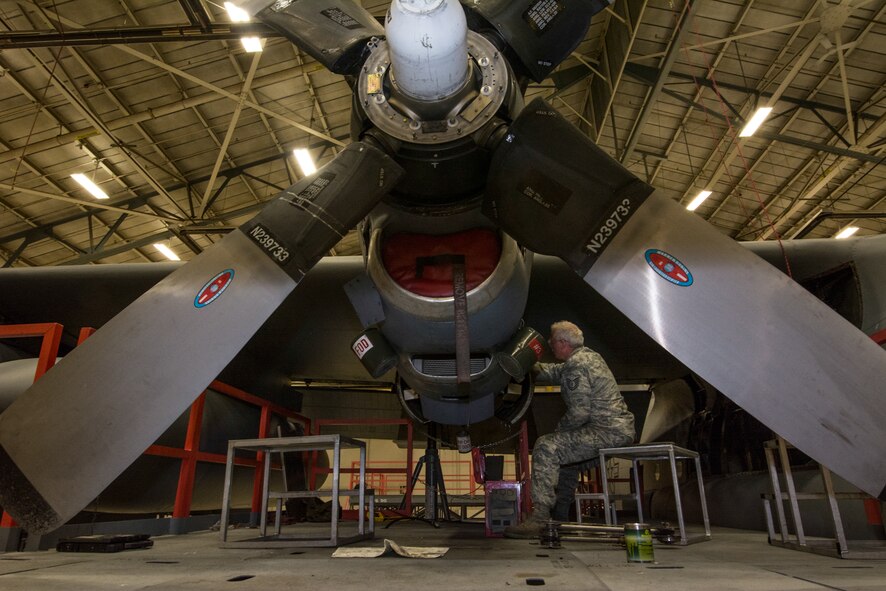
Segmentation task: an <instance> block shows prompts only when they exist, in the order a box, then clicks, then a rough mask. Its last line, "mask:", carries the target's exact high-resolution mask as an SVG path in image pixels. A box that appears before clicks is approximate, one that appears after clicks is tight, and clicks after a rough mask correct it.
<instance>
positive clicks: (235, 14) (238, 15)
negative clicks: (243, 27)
mask: <svg viewBox="0 0 886 591" xmlns="http://www.w3.org/2000/svg"><path fill="white" fill-rule="evenodd" d="M225 10H226V11H228V17H229V18H230V19H231V22H234V23H248V22H249V13H248V12H246V11H245V10H243V9H242V8H240V7H239V6H237V5H236V4H233V3H231V2H225ZM240 43H242V44H243V49H244V50H246V53H258V52H259V51H261V50H262V42H261V39H259V38H258V37H241V38H240Z"/></svg>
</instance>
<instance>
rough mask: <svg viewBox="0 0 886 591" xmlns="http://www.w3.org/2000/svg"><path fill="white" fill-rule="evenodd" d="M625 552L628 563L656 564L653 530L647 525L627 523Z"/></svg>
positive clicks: (625, 527) (625, 528)
mask: <svg viewBox="0 0 886 591" xmlns="http://www.w3.org/2000/svg"><path fill="white" fill-rule="evenodd" d="M624 530H625V550H626V551H627V554H628V562H654V561H655V555H654V553H653V550H652V529H651V528H650V527H649V525H648V524H646V523H626V524H625V526H624Z"/></svg>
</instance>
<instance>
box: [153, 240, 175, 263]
mask: <svg viewBox="0 0 886 591" xmlns="http://www.w3.org/2000/svg"><path fill="white" fill-rule="evenodd" d="M154 248H156V249H157V250H159V251H160V252H162V253H163V256H165V257H166V258H167V259H169V260H170V261H180V260H181V259H180V258H178V255H177V254H175V253H174V252H172V249H171V248H169V247H168V246H166V245H165V244H159V243H158V244H155V245H154Z"/></svg>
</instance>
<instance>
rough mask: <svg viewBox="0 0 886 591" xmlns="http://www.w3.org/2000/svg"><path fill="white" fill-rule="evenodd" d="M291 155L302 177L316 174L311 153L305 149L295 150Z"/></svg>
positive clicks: (315, 166)
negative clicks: (293, 156)
mask: <svg viewBox="0 0 886 591" xmlns="http://www.w3.org/2000/svg"><path fill="white" fill-rule="evenodd" d="M292 153H293V154H294V155H295V159H296V161H297V162H298V167H299V168H300V169H301V173H302V174H303V175H305V176H309V175H312V174H314V173H315V172H317V165H316V164H314V159H313V158H311V153H310V152H309V151H308V150H307V149H305V148H296V149H295V150H293V151H292Z"/></svg>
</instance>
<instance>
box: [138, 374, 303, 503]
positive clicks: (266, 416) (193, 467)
mask: <svg viewBox="0 0 886 591" xmlns="http://www.w3.org/2000/svg"><path fill="white" fill-rule="evenodd" d="M207 390H212V391H213V392H218V393H219V394H223V395H225V396H228V397H230V398H234V399H236V400H240V401H242V402H245V403H247V404H251V405H253V406H257V407H259V408H260V409H261V418H260V419H259V428H258V437H259V438H260V439H263V438H265V437H268V434H269V432H270V424H271V417H272V416H273V415H275V414H276V415H278V416H281V417H285V418H289V419H293V420H295V421H298V422H300V423H302V424H303V425H304V429H305V432H306V433H309V432H310V430H311V419H309V418H308V417H306V416H304V415H301V414H299V413H297V412H295V411H292V410H289V409H288V408H285V407H283V406H279V405H277V404H274V403H272V402H270V401H268V400H265V399H264V398H259V397H258V396H254V395H252V394H249V393H248V392H244V391H243V390H240V389H238V388H235V387H234V386H231V385H229V384H225V383H224V382H219V381H218V380H215V381H213V382H212V383H211V384H209V387H208V388H207ZM205 403H206V392H203V393H202V394H201V395H200V396H199V397H198V398H197V400H196V401H195V402H194V403H193V404H192V405H191V410H190V415H189V417H188V431H187V433H186V435H185V444H184V447H183V448H177V447H169V446H165V445H156V444H155V445H152V446H150V447H148V449H146V450H145V454H147V455H152V456H163V457H167V458H178V459H180V460H181V461H182V465H181V470H180V472H179V480H178V486H177V488H176V494H175V505H174V506H173V512H172V516H173V517H188V516H189V515H190V514H191V497H192V495H193V492H194V476H195V474H196V471H197V462H209V463H213V464H222V465H224V464H225V463H226V462H227V456H226V455H225V454H215V453H209V452H204V451H200V449H199V445H200V430H201V426H202V424H203V408H204V405H205ZM265 461H267V458H266V457H265V454H264V452H257V453H256V458H255V459H254V460H250V459H247V458H234V463H235V464H236V465H238V466H247V467H254V468H255V475H254V476H253V481H252V511H253V512H254V513H258V512H259V511H261V491H262V474H263V471H264V462H265Z"/></svg>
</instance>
